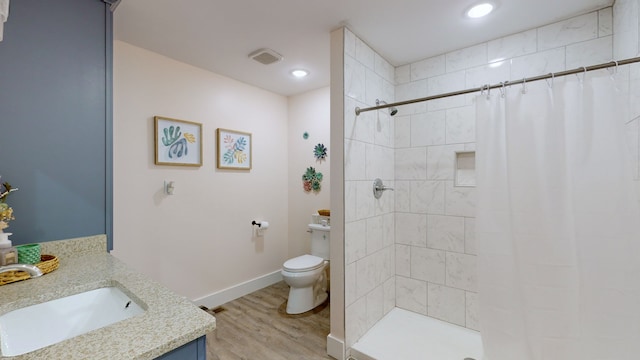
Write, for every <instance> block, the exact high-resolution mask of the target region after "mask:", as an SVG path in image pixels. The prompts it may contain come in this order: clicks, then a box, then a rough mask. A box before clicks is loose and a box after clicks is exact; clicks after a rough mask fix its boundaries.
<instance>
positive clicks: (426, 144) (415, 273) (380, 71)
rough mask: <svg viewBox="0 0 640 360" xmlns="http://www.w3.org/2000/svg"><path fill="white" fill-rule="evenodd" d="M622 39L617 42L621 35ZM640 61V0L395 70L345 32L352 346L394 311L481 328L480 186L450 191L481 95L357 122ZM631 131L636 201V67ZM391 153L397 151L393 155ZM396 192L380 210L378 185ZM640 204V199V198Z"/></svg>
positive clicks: (639, 88)
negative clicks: (497, 86) (395, 108)
mask: <svg viewBox="0 0 640 360" xmlns="http://www.w3.org/2000/svg"><path fill="white" fill-rule="evenodd" d="M614 32H615V36H614ZM614 55H615V58H616V59H623V58H629V57H634V56H638V55H640V0H616V2H615V5H614V6H613V8H605V9H602V10H600V11H596V12H592V13H588V14H585V15H582V16H577V17H574V18H571V19H568V20H565V21H561V22H558V23H554V24H550V25H547V26H543V27H540V28H537V29H532V30H528V31H524V32H522V33H518V34H514V35H510V36H507V37H504V38H500V39H496V40H493V41H489V42H487V43H482V44H478V45H475V46H471V47H468V48H465V49H461V50H458V51H454V52H451V53H447V54H444V55H440V56H435V57H432V58H428V59H424V60H421V61H417V62H415V63H411V64H408V65H405V66H401V67H398V68H396V69H395V72H394V69H393V67H392V66H391V65H389V63H388V62H386V61H385V60H384V59H383V58H382V57H380V56H379V55H378V54H377V53H375V51H374V50H372V49H371V48H370V47H368V46H367V45H366V44H365V43H364V42H363V41H361V40H360V39H358V38H357V37H356V36H354V34H353V33H351V32H350V31H349V30H345V55H344V56H345V69H344V70H345V73H344V75H345V104H344V105H345V106H344V108H345V114H344V120H345V223H346V224H345V264H346V268H345V303H346V312H345V324H346V343H347V344H346V345H347V347H350V346H351V345H352V344H353V343H354V342H355V341H357V340H358V339H359V338H360V337H361V336H362V335H363V334H364V333H365V332H366V331H367V330H368V329H369V328H370V327H371V326H373V324H374V323H375V322H376V321H377V320H379V319H380V318H381V317H382V316H383V315H384V314H386V313H387V312H388V311H389V310H391V309H392V308H393V307H394V306H398V307H401V308H405V309H408V310H411V311H415V312H418V313H421V314H425V315H428V316H432V317H435V318H439V319H442V320H445V321H448V322H451V323H455V324H459V325H462V326H466V327H468V328H471V329H476V330H477V329H478V317H477V288H476V286H477V285H476V269H475V266H476V249H475V241H474V236H473V235H474V211H475V188H468V187H467V188H465V187H456V186H454V185H453V174H454V173H453V163H454V160H453V159H454V153H455V152H456V151H462V150H473V149H474V148H475V106H474V103H473V98H474V97H475V95H468V96H458V97H452V98H447V99H442V100H436V101H431V102H426V103H419V104H414V105H408V106H403V107H401V108H400V109H399V112H398V115H396V116H394V117H393V118H389V116H388V115H387V113H386V112H385V111H372V112H366V113H363V114H361V115H360V116H358V117H357V118H356V117H355V115H354V112H353V110H354V108H355V107H356V106H360V107H366V106H373V105H374V104H375V99H376V98H380V99H383V100H385V101H390V100H391V101H401V100H407V99H413V98H418V97H424V96H428V95H434V94H438V93H442V92H448V91H455V90H460V89H466V88H470V87H478V86H481V85H483V84H487V83H491V84H493V83H499V82H501V81H505V80H511V79H513V80H519V79H522V78H523V77H527V76H535V75H540V74H545V73H549V72H557V71H561V70H565V69H573V68H577V67H581V66H585V65H592V64H596V63H601V62H607V61H610V60H611V59H612V58H614ZM619 76H626V77H629V80H630V92H631V94H632V95H631V100H630V107H631V115H630V118H629V119H623V120H624V121H625V123H626V124H627V130H628V131H627V133H628V140H629V144H630V151H631V154H632V161H633V173H634V179H635V180H636V183H637V184H638V189H639V193H640V146H639V143H640V131H639V128H640V64H635V65H629V66H624V67H620V74H619ZM394 148H395V151H394ZM375 177H380V178H382V179H383V180H384V181H385V184H387V185H389V186H392V187H395V189H396V191H395V192H394V193H389V192H386V193H385V194H384V195H383V196H382V198H381V199H380V200H375V199H374V198H373V197H372V196H371V186H372V180H373V179H374V178H375ZM639 200H640V199H639Z"/></svg>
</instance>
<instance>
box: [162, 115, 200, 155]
mask: <svg viewBox="0 0 640 360" xmlns="http://www.w3.org/2000/svg"><path fill="white" fill-rule="evenodd" d="M153 120H154V131H155V132H154V134H155V141H154V142H155V164H156V165H179V166H202V124H199V123H195V122H192V121H185V120H177V119H171V118H167V117H162V116H154V117H153Z"/></svg>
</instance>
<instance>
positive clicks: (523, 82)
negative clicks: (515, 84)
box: [522, 78, 527, 95]
mask: <svg viewBox="0 0 640 360" xmlns="http://www.w3.org/2000/svg"><path fill="white" fill-rule="evenodd" d="M526 93H527V78H522V95H524V94H526Z"/></svg>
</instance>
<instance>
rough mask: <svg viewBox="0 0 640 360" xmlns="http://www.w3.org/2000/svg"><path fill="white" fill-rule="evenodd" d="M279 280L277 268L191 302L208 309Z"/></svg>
mask: <svg viewBox="0 0 640 360" xmlns="http://www.w3.org/2000/svg"><path fill="white" fill-rule="evenodd" d="M279 281H282V273H281V272H280V270H277V271H274V272H272V273H270V274H266V275H263V276H260V277H257V278H255V279H252V280H249V281H245V282H243V283H240V284H238V285H234V286H231V287H228V288H226V289H223V290H220V291H216V292H214V293H213V294H210V295H207V296H203V297H201V298H198V299H195V300H193V302H194V303H195V304H196V305H197V306H206V307H208V308H209V309H213V308H216V307H218V306H220V305H222V304H224V303H228V302H229V301H232V300H235V299H237V298H240V297H243V296H245V295H247V294H251V293H252V292H254V291H258V290H260V289H262V288H265V287H267V286H270V285H273V284H275V283H277V282H279Z"/></svg>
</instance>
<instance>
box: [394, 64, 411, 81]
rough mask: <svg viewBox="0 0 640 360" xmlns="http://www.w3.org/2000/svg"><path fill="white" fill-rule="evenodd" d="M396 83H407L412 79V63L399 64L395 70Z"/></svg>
mask: <svg viewBox="0 0 640 360" xmlns="http://www.w3.org/2000/svg"><path fill="white" fill-rule="evenodd" d="M395 80H396V85H401V84H406V83H408V82H410V81H411V64H407V65H402V66H398V67H397V68H396V70H395Z"/></svg>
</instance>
